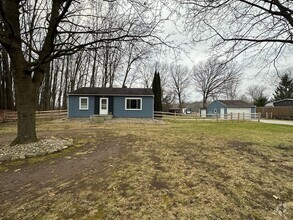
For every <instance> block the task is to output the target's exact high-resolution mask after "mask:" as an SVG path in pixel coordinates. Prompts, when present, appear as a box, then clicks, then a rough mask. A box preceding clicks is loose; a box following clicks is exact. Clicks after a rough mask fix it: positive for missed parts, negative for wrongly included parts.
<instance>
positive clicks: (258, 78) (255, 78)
mask: <svg viewBox="0 0 293 220" xmlns="http://www.w3.org/2000/svg"><path fill="white" fill-rule="evenodd" d="M180 23H181V22H180V21H179V22H178V21H177V26H175V24H174V23H173V22H171V21H168V22H166V23H165V27H164V28H165V30H164V32H165V34H166V35H167V34H172V36H171V39H172V40H173V41H174V42H176V43H178V44H181V43H182V44H186V45H185V46H183V48H184V50H185V52H182V53H181V54H180V57H176V58H175V57H174V54H172V53H169V54H168V55H166V54H165V55H163V58H162V60H161V61H167V62H168V63H170V62H177V63H179V64H183V65H187V66H188V67H189V68H192V66H193V65H196V64H197V63H199V62H200V61H204V60H206V59H208V58H209V57H210V56H211V55H210V52H211V51H210V45H211V43H210V42H202V43H198V44H194V43H192V41H191V38H190V36H188V35H187V34H185V33H183V31H182V28H183V24H182V25H179V26H181V27H178V24H180ZM180 29H181V30H180ZM180 32H182V33H180ZM244 58H245V55H244V54H243V55H242V56H240V57H238V58H237V59H236V60H235V61H236V62H237V63H239V64H242V63H243V59H244ZM279 62H280V64H281V65H280V66H281V67H282V68H281V69H279V70H280V72H282V71H283V70H286V69H288V68H293V55H292V54H287V55H286V56H283V57H282V58H281V59H280V60H279ZM278 80H279V79H278V77H277V72H276V70H275V69H272V68H271V69H269V68H268V66H267V68H265V69H264V70H263V71H261V72H260V68H258V66H257V65H254V63H251V64H246V65H245V66H243V77H242V79H241V83H240V86H239V90H238V93H239V95H240V94H245V93H246V90H247V87H249V86H250V85H264V86H266V87H267V93H266V95H267V96H269V97H270V98H271V97H272V96H273V93H274V90H275V88H276V86H277V84H278ZM201 99H202V96H201V95H200V94H199V93H197V92H196V91H195V89H194V87H192V84H191V86H190V89H189V94H188V101H199V100H201Z"/></svg>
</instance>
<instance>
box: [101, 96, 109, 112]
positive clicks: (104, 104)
mask: <svg viewBox="0 0 293 220" xmlns="http://www.w3.org/2000/svg"><path fill="white" fill-rule="evenodd" d="M100 115H108V98H100Z"/></svg>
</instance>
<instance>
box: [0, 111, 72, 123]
mask: <svg viewBox="0 0 293 220" xmlns="http://www.w3.org/2000/svg"><path fill="white" fill-rule="evenodd" d="M62 118H67V110H50V111H36V119H37V120H53V119H62ZM13 121H17V112H16V111H3V110H0V123H1V122H13Z"/></svg>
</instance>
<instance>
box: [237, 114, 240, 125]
mask: <svg viewBox="0 0 293 220" xmlns="http://www.w3.org/2000/svg"><path fill="white" fill-rule="evenodd" d="M237 118H238V123H239V121H240V113H239V112H238V116H237Z"/></svg>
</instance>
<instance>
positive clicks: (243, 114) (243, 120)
mask: <svg viewBox="0 0 293 220" xmlns="http://www.w3.org/2000/svg"><path fill="white" fill-rule="evenodd" d="M244 120H245V115H244V112H243V121H244Z"/></svg>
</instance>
